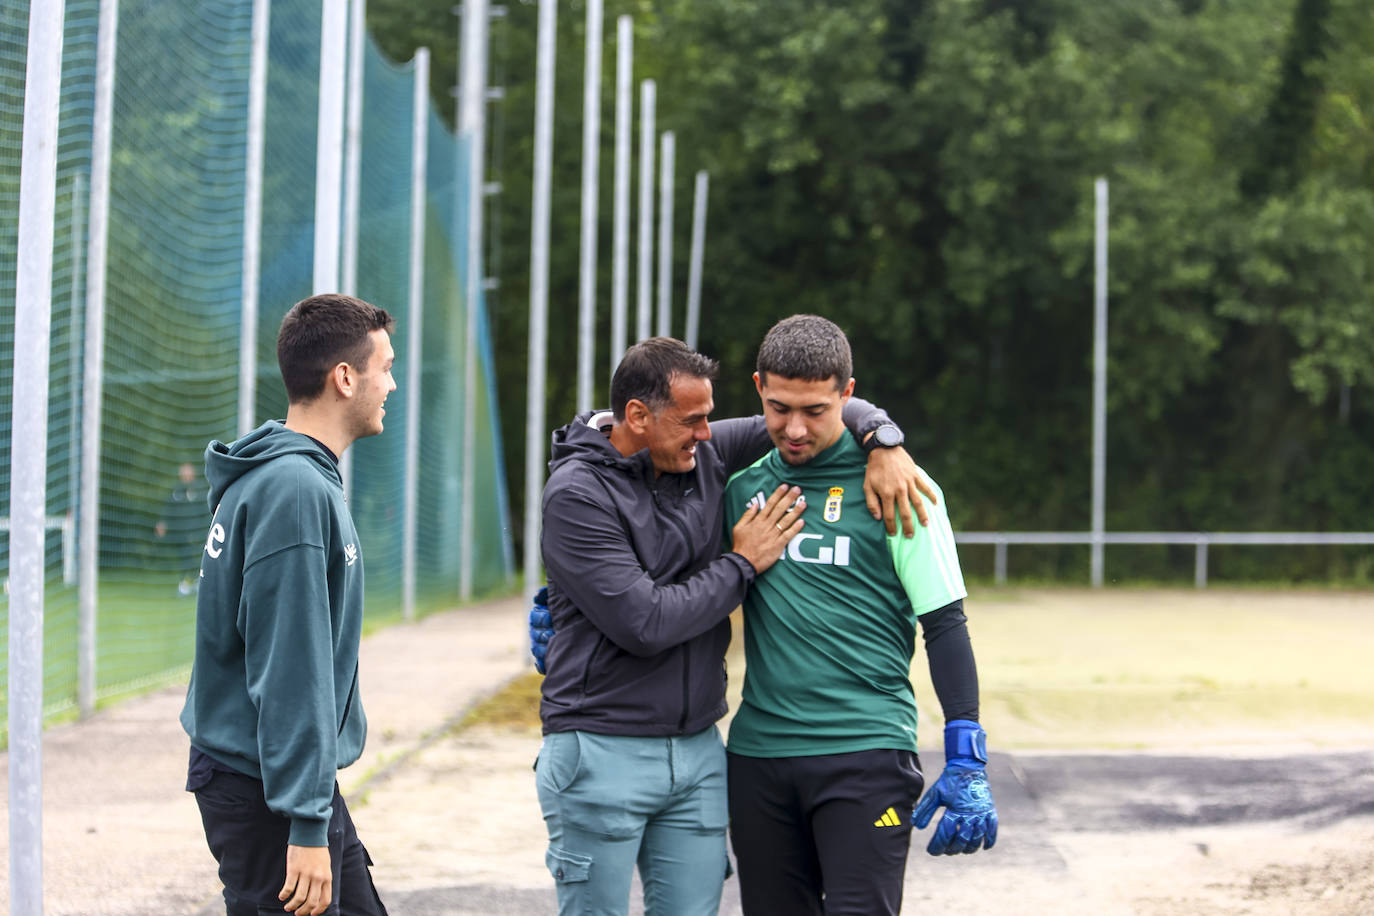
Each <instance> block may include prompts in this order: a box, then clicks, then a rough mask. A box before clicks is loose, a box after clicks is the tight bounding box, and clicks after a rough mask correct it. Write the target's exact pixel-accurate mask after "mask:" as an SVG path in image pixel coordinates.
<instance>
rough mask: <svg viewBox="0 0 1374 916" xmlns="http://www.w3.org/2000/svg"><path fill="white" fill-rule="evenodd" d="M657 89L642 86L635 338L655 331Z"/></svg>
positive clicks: (649, 82)
mask: <svg viewBox="0 0 1374 916" xmlns="http://www.w3.org/2000/svg"><path fill="white" fill-rule="evenodd" d="M655 95H656V91H655V86H654V81H653V80H645V81H644V82H642V83H640V84H639V265H638V266H639V271H638V273H637V274H636V275H635V283H636V288H637V291H638V297H637V301H636V309H635V339H636V340H643V339H644V338H646V337H648V336H649V335H650V334H651V333H653V332H652V330H651V329H650V322H651V320H652V317H653V295H652V291H653V288H654V151H655V150H654V148H655V145H656V144H657V143H658V133H657V128H655V127H654V103H655Z"/></svg>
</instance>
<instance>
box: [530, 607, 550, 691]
mask: <svg viewBox="0 0 1374 916" xmlns="http://www.w3.org/2000/svg"><path fill="white" fill-rule="evenodd" d="M550 639H553V615H551V614H550V613H549V589H548V586H545V587H543V588H541V589H539V591H537V592H535V593H534V607H532V608H530V654H531V655H533V656H534V670H535V671H538V672H539V673H540V674H544V673H545V672H544V656H545V655H546V654H547V653H548V651H549V640H550Z"/></svg>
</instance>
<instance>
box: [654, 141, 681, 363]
mask: <svg viewBox="0 0 1374 916" xmlns="http://www.w3.org/2000/svg"><path fill="white" fill-rule="evenodd" d="M676 149H677V137H676V135H675V134H674V133H673V132H672V131H671V130H665V131H664V132H663V162H662V163H661V168H662V171H661V173H660V175H659V179H658V181H659V194H660V196H659V202H658V332H657V333H658V336H659V337H670V336H672V333H673V301H672V297H673V167H674V162H673V160H674V159H675V158H676Z"/></svg>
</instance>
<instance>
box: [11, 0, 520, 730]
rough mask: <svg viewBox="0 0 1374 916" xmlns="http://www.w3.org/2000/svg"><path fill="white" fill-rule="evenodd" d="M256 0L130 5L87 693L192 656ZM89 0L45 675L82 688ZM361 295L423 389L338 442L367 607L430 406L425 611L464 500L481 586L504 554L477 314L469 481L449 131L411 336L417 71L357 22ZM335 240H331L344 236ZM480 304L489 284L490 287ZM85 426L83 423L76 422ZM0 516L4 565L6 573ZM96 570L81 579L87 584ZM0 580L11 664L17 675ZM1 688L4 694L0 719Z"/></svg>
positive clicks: (274, 144) (306, 102)
mask: <svg viewBox="0 0 1374 916" xmlns="http://www.w3.org/2000/svg"><path fill="white" fill-rule="evenodd" d="M252 7H253V4H252V2H251V0H206V2H201V3H195V4H187V3H181V2H174V0H148V2H141V3H127V2H126V3H122V4H121V5H120V9H119V20H118V33H117V43H116V55H115V60H116V63H115V79H114V86H113V107H112V112H111V124H112V133H111V164H110V172H109V192H110V193H109V231H108V248H107V252H108V254H107V258H108V266H107V269H106V270H105V272H104V280H105V284H106V287H105V296H104V312H103V314H104V344H103V348H101V350H100V356H101V360H100V367H101V378H102V383H101V385H102V387H101V388H100V390H99V403H100V425H99V438H98V443H99V459H100V460H99V472H98V478H99V479H98V493H99V497H98V506H99V511H98V524H99V538H98V543H99V550H98V556H97V558H96V559H97V564H96V568H97V570H98V575H97V581H96V583H94V584H95V585H96V586H98V591H97V592H96V593H97V594H98V604H97V608H98V613H97V619H96V633H97V641H96V652H95V657H94V666H95V668H94V670H95V685H96V696H97V697H108V696H112V695H116V694H119V693H122V692H125V691H128V690H131V689H136V688H138V687H141V686H147V685H151V684H157V683H166V682H171V681H174V680H176V679H177V678H180V677H183V676H184V675H185V672H186V670H187V666H188V664H189V660H190V653H191V638H192V635H193V628H194V623H195V599H194V595H195V589H196V583H197V577H198V569H199V562H200V555H201V550H202V545H203V543H204V538H205V528H206V525H207V524H208V521H209V508H208V506H207V505H206V492H205V491H206V486H205V482H204V473H203V460H202V455H203V452H204V449H205V446H206V443H207V442H208V441H210V440H212V439H221V440H224V441H230V440H232V439H233V438H234V437H235V435H236V433H237V429H236V427H237V423H238V408H239V405H238V397H239V391H238V382H237V380H238V375H239V362H240V346H239V337H240V328H241V321H242V308H243V290H242V285H243V276H244V264H243V258H244V225H245V218H244V200H245V187H246V185H245V181H246V177H245V173H246V167H247V158H248V157H247V153H246V150H247V144H248V136H247V124H248V113H249V112H248V108H249V73H250V60H251V50H252V49H251V27H252V13H253V9H252ZM320 17H321V7H320V4H319V2H318V0H275V2H274V3H272V5H271V19H270V32H269V53H268V65H267V94H266V98H267V105H266V114H265V116H266V125H265V142H264V150H263V159H264V163H265V166H264V172H263V176H262V226H261V232H260V239H261V257H260V262H259V271H260V273H259V277H260V279H259V283H258V301H259V303H260V305H259V309H258V335H257V341H256V354H255V358H254V366H255V376H256V380H257V385H256V389H255V400H254V405H253V415H254V417H255V418H256V420H257V421H259V422H260V421H262V420H265V419H267V418H270V417H282V416H284V415H285V407H286V405H285V393H284V391H283V389H282V386H281V381H280V377H279V375H278V374H277V369H276V354H275V338H276V331H277V327H278V325H279V324H280V321H281V318H282V316H283V315H284V314H285V311H286V309H287V308H289V307H290V305H291V304H292V303H294V302H296V301H298V300H299V299H302V298H304V297H306V296H308V295H309V294H310V293H311V292H312V290H311V284H312V276H313V252H314V247H315V239H314V234H315V227H314V212H315V207H314V201H315V168H316V164H315V130H316V123H317V105H318V98H319V90H320V87H319V72H320V33H321V21H320ZM98 19H99V2H98V0H68V2H67V4H66V29H65V36H64V46H63V69H62V80H63V85H62V94H61V122H60V130H59V137H60V141H59V148H58V178H57V198H56V202H57V215H56V221H55V243H54V252H53V254H54V274H53V290H52V310H53V311H52V333H51V340H50V348H51V351H50V352H51V359H50V363H51V370H50V378H49V388H50V394H49V405H48V418H49V419H48V479H47V496H46V498H47V518H48V523H49V534H48V539H47V585H46V591H45V620H44V651H45V658H44V697H45V711H46V712H47V714H48V715H50V716H51V715H53V714H57V713H61V712H62V711H64V710H66V709H69V708H72V707H74V706H75V704H76V694H77V681H78V670H79V662H78V658H79V656H78V650H77V630H78V620H79V616H80V614H79V604H80V602H79V594H80V590H81V587H82V583H80V582H79V581H78V578H79V577H78V570H79V568H80V565H81V564H79V563H78V558H77V544H78V535H79V533H80V529H81V526H82V524H83V523H84V521H85V520H84V519H83V518H82V513H81V500H80V498H79V494H80V491H81V485H82V480H81V473H82V471H81V465H82V449H83V447H85V446H83V441H84V440H83V421H82V412H83V406H84V400H85V399H86V398H87V397H94V396H96V392H94V391H92V390H88V387H87V386H86V385H85V384H84V383H83V378H84V374H85V372H86V371H87V369H86V366H87V362H88V360H87V348H88V346H90V341H89V339H88V335H89V333H90V331H91V322H90V320H89V316H88V315H87V314H86V312H87V303H86V296H87V287H88V279H89V278H88V271H87V269H86V263H85V262H86V259H87V245H88V225H89V209H90V203H91V202H90V182H91V158H92V154H91V148H92V136H93V129H92V124H93V118H94V110H95V97H96V89H95V78H96V41H97V31H98V29H97V26H98ZM27 22H28V4H27V3H20V2H15V0H0V519H3V520H4V524H5V525H6V527H7V526H8V518H9V500H10V480H9V466H10V462H9V457H10V454H11V451H12V449H14V448H22V447H24V446H25V443H13V442H11V437H10V429H11V409H12V404H11V392H12V381H13V378H12V375H13V354H14V347H15V341H14V317H15V270H16V260H17V213H18V201H19V186H20V174H19V172H20V158H21V144H22V127H23V107H24V67H25V58H26V47H25V45H26V40H27ZM363 72H364V89H363V100H364V101H363V105H362V132H361V143H360V150H361V152H360V157H359V174H360V198H359V214H360V216H359V222H358V233H357V234H358V238H357V249H356V256H357V261H356V263H357V271H356V277H357V279H356V293H357V295H359V296H361V297H362V298H364V299H367V300H369V301H372V302H375V303H377V304H378V305H381V306H383V307H385V308H387V309H388V310H389V311H390V312H391V313H392V314H393V315H394V316H395V317H396V319H397V332H396V334H395V335H394V339H393V344H394V346H395V348H396V352H397V373H396V374H397V377H398V380H403V379H404V376H405V373H404V366H405V365H406V362H407V361H408V360H410V359H412V358H419V359H420V360H421V372H420V377H421V383H420V391H419V392H411V391H407V390H406V389H405V388H404V387H402V388H400V389H399V390H398V391H396V392H395V393H393V394H392V395H391V397H390V398H389V399H388V402H387V417H386V427H387V429H386V433H385V434H384V435H382V436H380V437H374V438H372V439H367V440H361V441H359V442H358V443H357V445H356V446H355V447H354V449H352V452H353V455H352V466H353V474H352V480H351V488H352V489H351V496H350V501H351V505H352V508H353V513H354V516H355V520H356V522H357V525H358V529H359V532H360V533H361V535H362V537H363V539H364V546H365V549H366V556H367V583H368V585H367V588H368V594H367V613H368V614H369V616H371V617H374V618H377V617H389V616H394V615H399V613H400V609H401V582H402V541H403V526H404V517H403V490H404V469H405V442H406V435H405V430H406V428H407V426H408V425H409V424H411V423H412V422H417V423H419V424H420V426H419V449H418V454H419V459H418V461H419V476H418V487H419V493H420V499H419V514H418V524H417V538H416V542H417V544H416V561H415V567H416V582H417V607H418V608H419V609H420V611H421V612H424V611H426V610H430V609H433V608H436V607H442V606H447V605H451V604H452V603H454V602H455V601H456V598H457V592H458V572H459V557H460V555H461V552H462V550H463V549H464V546H465V545H464V544H463V543H462V532H461V529H460V526H459V521H458V520H459V518H460V515H461V511H460V509H461V505H462V500H464V499H471V500H472V501H473V509H474V518H475V519H476V520H477V524H476V525H475V526H474V527H475V529H476V532H477V533H476V535H475V536H474V539H473V544H472V556H473V566H472V568H473V585H474V589H475V590H476V591H478V592H479V593H480V592H482V591H489V590H492V589H495V588H498V587H500V586H502V585H504V584H505V583H506V582H507V581H508V579H509V576H510V571H511V569H512V561H511V545H510V537H509V530H510V529H509V524H508V520H507V518H506V507H505V499H504V493H505V482H504V480H502V479H501V455H500V448H501V445H500V430H499V427H498V425H497V422H496V409H495V403H496V402H495V395H496V389H495V382H494V376H493V372H492V366H491V349H490V344H489V341H488V339H487V327H486V323H485V318H484V316H483V317H482V318H481V319H479V330H480V334H481V338H480V339H479V340H478V342H477V351H478V354H479V359H480V360H481V365H480V366H479V368H478V375H477V377H478V379H479V388H480V390H479V391H478V393H477V397H476V403H477V404H478V411H477V413H478V415H477V416H476V417H475V418H474V419H475V420H476V421H477V422H476V434H475V447H474V449H473V455H474V467H473V478H474V481H475V484H474V487H473V492H472V493H463V492H462V491H461V481H462V478H463V475H462V455H463V436H464V422H465V418H464V417H463V416H462V410H463V397H462V387H461V386H462V378H463V361H464V355H465V350H466V339H465V334H466V331H465V327H466V324H465V322H466V319H465V307H466V303H465V302H464V301H463V299H464V295H463V291H464V288H465V274H464V271H465V269H466V265H465V263H464V261H465V257H464V254H465V251H466V242H465V233H466V217H465V212H466V206H467V203H466V201H464V200H463V199H462V194H463V191H464V190H465V188H466V182H462V181H458V180H456V179H457V176H458V175H459V174H460V172H459V169H461V168H464V167H465V155H464V150H463V146H462V144H461V143H460V142H459V141H458V140H456V139H455V138H454V136H453V134H452V133H451V132H450V131H448V130H447V129H446V128H445V127H444V125H443V123H442V121H441V120H440V119H439V118H438V117H437V115H436V114H435V113H434V111H433V106H432V104H431V105H430V106H429V107H430V111H429V113H428V118H429V143H428V165H427V188H426V212H425V220H424V222H425V230H426V237H425V243H424V275H423V283H424V286H423V290H424V293H423V315H422V316H421V318H420V320H421V321H422V322H423V329H424V330H423V334H422V335H421V340H422V342H423V343H422V347H421V350H422V352H421V353H419V354H411V353H409V352H407V350H408V344H407V333H406V328H407V326H408V322H409V321H410V320H411V316H410V315H409V314H408V306H407V291H408V287H409V282H410V278H409V254H408V246H409V244H410V206H411V204H410V194H411V192H410V186H411V169H412V167H411V144H412V140H411V123H412V113H413V106H414V67H413V65H412V64H402V65H397V64H394V63H391V62H389V61H387V60H385V59H384V58H383V57H382V56H381V54H380V53H379V52H378V51H377V50H376V48H375V46H374V45H373V44H372V42H371V41H370V40H368V41H366V42H365V54H364V70H363ZM345 257H346V256H345ZM481 305H482V303H481V302H480V300H479V302H478V306H479V308H480V307H481ZM86 432H87V434H88V435H89V431H86ZM8 571H9V555H8V537H5V538H4V539H3V542H0V575H4V576H5V578H6V582H7V581H8ZM87 585H88V586H90V585H91V583H87ZM8 616H9V603H8V597H7V596H6V597H5V598H4V599H2V600H0V617H2V618H3V619H2V620H0V646H5V647H6V648H4V649H0V677H3V678H4V679H5V681H6V690H5V694H4V696H5V697H6V698H7V697H8V661H7V659H8V652H7V643H6V639H7V636H6V632H7V624H8ZM7 707H8V702H7V700H6V701H5V704H4V706H3V707H0V724H2V723H3V720H4V716H5V712H6V710H7Z"/></svg>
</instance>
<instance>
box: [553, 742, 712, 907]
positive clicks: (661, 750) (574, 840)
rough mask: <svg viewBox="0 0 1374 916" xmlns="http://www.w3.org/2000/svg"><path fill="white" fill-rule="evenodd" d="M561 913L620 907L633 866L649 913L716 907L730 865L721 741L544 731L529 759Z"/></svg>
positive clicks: (626, 896)
mask: <svg viewBox="0 0 1374 916" xmlns="http://www.w3.org/2000/svg"><path fill="white" fill-rule="evenodd" d="M535 774H536V775H535V782H536V785H537V786H538V790H539V804H540V807H541V808H542V809H543V812H544V822H545V824H546V825H547V826H548V831H549V849H548V853H547V855H546V856H545V861H546V863H547V864H548V867H549V873H550V874H552V875H553V878H554V882H555V883H556V885H557V888H558V912H559V916H572V914H576V916H623V914H625V913H626V912H628V910H629V905H630V880H631V878H632V876H633V874H634V869H635V867H636V866H638V867H639V877H640V881H641V883H642V884H643V885H644V912H645V914H646V916H714V914H715V913H717V912H718V911H719V909H720V897H721V889H722V887H723V885H724V883H725V879H726V877H727V876H728V874H729V871H730V865H729V858H728V854H727V853H726V850H725V831H726V827H727V825H728V822H729V813H728V804H727V801H726V795H725V749H724V747H723V746H722V745H721V740H720V733H719V732H718V731H717V730H716V728H715V726H712V727H711V728H708V729H706V730H705V731H701V732H698V733H696V734H694V735H684V736H681V737H669V738H630V737H618V736H612V735H594V734H591V733H590V732H554V733H552V734H549V735H545V736H544V743H543V746H542V747H541V748H540V750H539V760H538V763H537V764H536V765H535Z"/></svg>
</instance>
